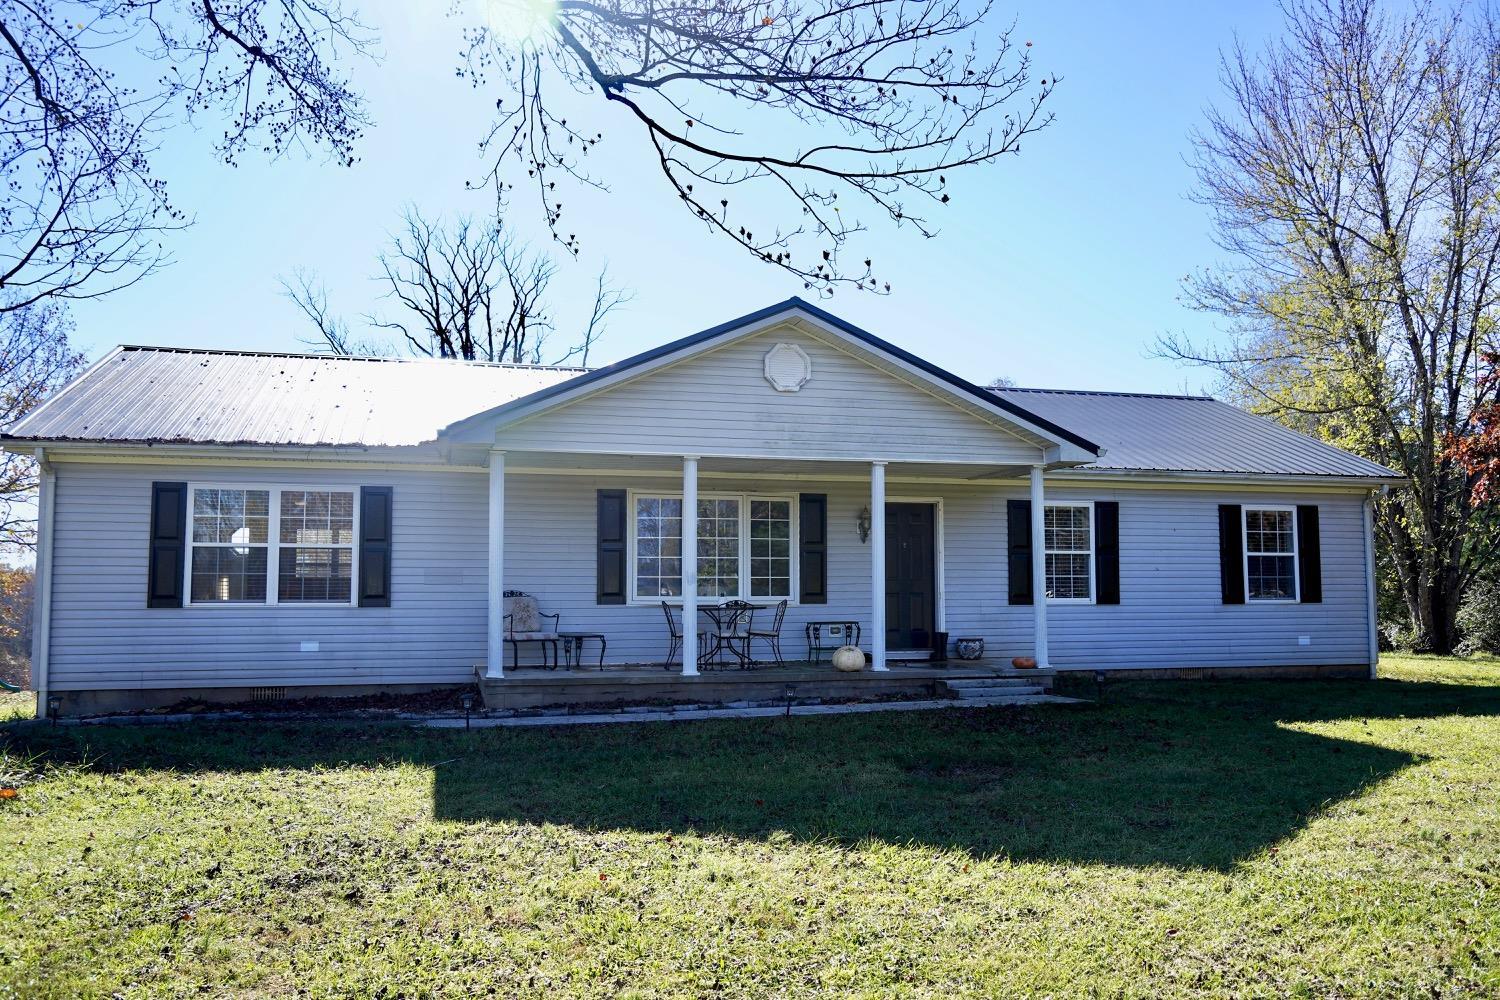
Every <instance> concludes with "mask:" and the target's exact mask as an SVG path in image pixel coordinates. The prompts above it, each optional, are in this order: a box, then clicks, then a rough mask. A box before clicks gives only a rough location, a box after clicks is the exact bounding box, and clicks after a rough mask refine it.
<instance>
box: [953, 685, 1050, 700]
mask: <svg viewBox="0 0 1500 1000" xmlns="http://www.w3.org/2000/svg"><path fill="white" fill-rule="evenodd" d="M950 690H951V691H952V692H953V693H954V694H955V695H956V696H958V697H959V698H962V699H964V700H965V701H968V700H970V699H984V698H1011V697H1015V696H1016V695H1033V694H1046V693H1047V689H1046V688H1044V687H1042V686H1041V685H1040V684H1017V685H1013V686H1010V685H1007V686H1005V687H960V688H950Z"/></svg>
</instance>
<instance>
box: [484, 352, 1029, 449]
mask: <svg viewBox="0 0 1500 1000" xmlns="http://www.w3.org/2000/svg"><path fill="white" fill-rule="evenodd" d="M779 343H789V344H794V345H796V346H797V347H800V348H801V349H802V350H804V351H805V352H806V353H807V355H808V357H809V358H810V359H811V360H812V378H811V379H809V380H808V382H807V384H806V385H804V386H802V388H801V389H799V390H798V391H796V392H778V391H777V390H776V389H774V388H772V386H771V384H770V383H769V382H767V381H766V377H765V356H766V352H767V351H769V350H770V349H771V348H773V347H775V346H776V345H777V344H779ZM664 415H670V416H664ZM994 419H995V420H996V421H998V420H1000V418H999V417H998V416H997V417H995V418H994ZM498 443H499V445H500V446H501V447H503V448H506V449H509V450H514V451H524V450H528V449H536V450H539V451H552V450H559V451H571V452H609V453H615V454H630V455H646V454H655V455H674V456H680V455H684V454H697V455H729V456H762V457H777V458H786V459H789V460H793V461H802V460H807V459H811V458H824V459H860V460H864V459H877V458H878V459H881V460H884V461H890V462H901V461H913V462H940V461H952V462H967V463H973V462H994V463H1000V464H1017V465H1030V464H1032V463H1033V462H1035V461H1037V459H1038V458H1039V457H1040V455H1041V450H1040V448H1039V447H1038V446H1037V445H1035V444H1033V443H1031V442H1029V441H1027V440H1024V439H1023V438H1021V437H1019V436H1017V435H1015V434H1013V433H1011V432H1010V431H1009V430H1007V429H1006V428H1004V427H1003V426H1001V425H1000V424H999V423H995V422H991V421H990V420H989V419H986V418H982V417H980V416H978V415H976V414H974V413H970V412H968V411H966V410H963V409H960V408H959V407H958V406H956V405H954V404H953V403H950V402H948V401H946V400H945V399H942V398H939V397H938V396H937V395H935V394H934V393H933V392H931V391H928V390H925V389H922V388H918V387H917V386H915V385H912V384H911V383H909V382H907V381H904V380H901V379H897V378H895V377H893V376H892V375H891V374H890V373H889V372H887V371H883V370H881V369H879V368H876V367H875V366H873V365H871V364H870V363H868V362H866V361H864V360H862V359H861V358H857V357H854V356H853V355H851V354H849V353H847V352H845V351H842V350H838V349H835V348H834V347H832V346H830V345H828V344H825V343H824V342H822V341H821V340H818V339H817V338H815V337H811V336H809V335H808V334H806V333H803V332H801V331H799V330H792V329H789V328H781V329H776V330H771V331H768V332H766V333H763V334H758V335H756V336H754V337H747V338H745V339H744V340H740V341H736V342H734V343H732V344H729V345H727V346H725V347H723V348H720V349H718V350H715V351H710V352H708V353H707V354H703V355H699V356H696V357H693V358H689V359H688V360H686V361H683V362H681V363H679V364H675V365H671V366H669V367H666V368H663V369H661V370H660V371H656V372H652V373H650V374H647V375H642V376H640V377H639V378H637V379H635V380H633V381H630V382H626V383H623V384H621V385H619V386H616V387H614V388H612V389H610V390H609V391H607V392H602V393H600V394H599V395H596V396H589V397H585V398H582V399H579V400H577V401H576V402H572V403H568V404H565V405H562V406H559V407H558V408H557V409H555V410H551V411H548V412H544V413H540V414H537V415H536V416H534V417H530V418H528V419H526V420H522V421H520V422H519V423H517V424H515V425H514V426H511V427H505V428H502V429H501V430H500V432H499V438H498ZM810 471H815V470H810Z"/></svg>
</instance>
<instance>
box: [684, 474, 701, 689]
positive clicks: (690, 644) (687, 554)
mask: <svg viewBox="0 0 1500 1000" xmlns="http://www.w3.org/2000/svg"><path fill="white" fill-rule="evenodd" d="M697 675H698V456H697V455H684V456H683V458H682V676H684V677H696V676H697Z"/></svg>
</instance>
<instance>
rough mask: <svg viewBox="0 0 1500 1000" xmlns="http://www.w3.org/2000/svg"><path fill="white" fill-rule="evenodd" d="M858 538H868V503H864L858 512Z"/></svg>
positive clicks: (865, 539) (864, 540) (861, 539)
mask: <svg viewBox="0 0 1500 1000" xmlns="http://www.w3.org/2000/svg"><path fill="white" fill-rule="evenodd" d="M859 540H860V541H861V542H868V541H869V540H870V505H869V504H865V506H864V507H862V508H860V512H859Z"/></svg>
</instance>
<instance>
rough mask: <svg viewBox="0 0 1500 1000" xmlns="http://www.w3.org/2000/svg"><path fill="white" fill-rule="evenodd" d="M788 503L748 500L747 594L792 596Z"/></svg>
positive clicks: (790, 536) (782, 501)
mask: <svg viewBox="0 0 1500 1000" xmlns="http://www.w3.org/2000/svg"><path fill="white" fill-rule="evenodd" d="M791 555H792V503H791V501H790V500H752V501H750V596H751V597H777V598H780V597H791V596H792V559H791Z"/></svg>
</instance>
